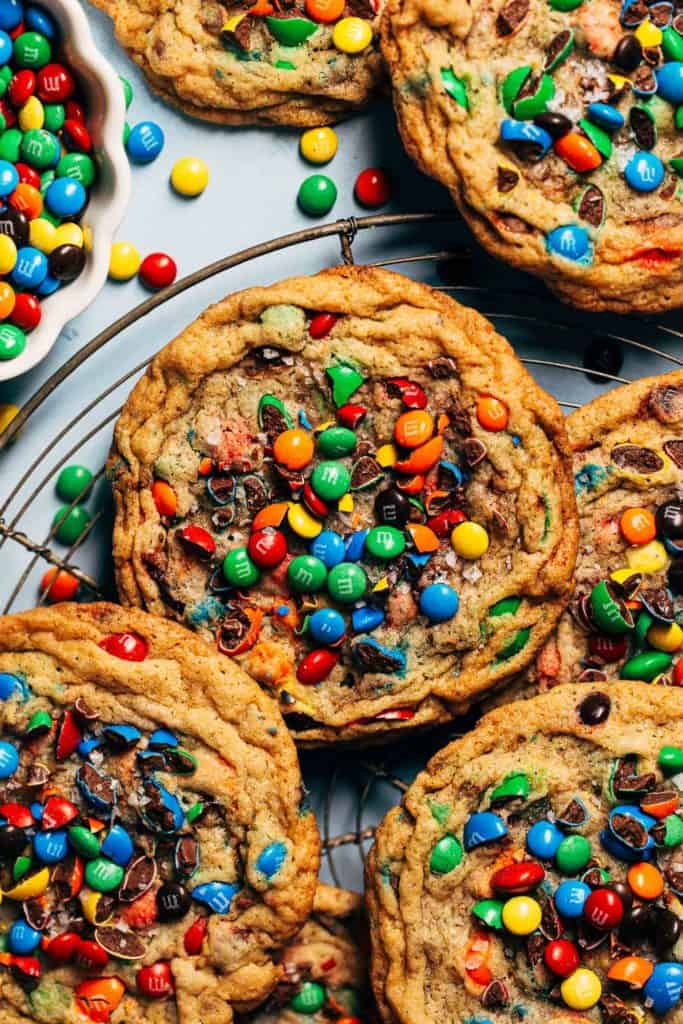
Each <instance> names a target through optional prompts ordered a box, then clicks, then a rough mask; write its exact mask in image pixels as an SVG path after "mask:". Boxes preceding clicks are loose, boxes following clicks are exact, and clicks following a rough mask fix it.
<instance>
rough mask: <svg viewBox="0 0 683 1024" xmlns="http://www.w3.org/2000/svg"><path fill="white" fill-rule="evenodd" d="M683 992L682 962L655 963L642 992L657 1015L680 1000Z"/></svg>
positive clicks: (663, 1012) (671, 1007) (665, 1011)
mask: <svg viewBox="0 0 683 1024" xmlns="http://www.w3.org/2000/svg"><path fill="white" fill-rule="evenodd" d="M681 993H683V964H679V963H673V962H666V961H665V962H663V963H659V964H655V967H654V970H653V972H652V974H651V975H650V977H649V979H648V981H647V982H646V984H645V986H644V988H643V994H644V996H645V998H646V999H647V1001H648V1003H651V1004H652V1009H653V1011H654V1012H655V1013H656V1014H657V1015H658V1016H659V1017H661V1016H663V1015H664V1014H665V1013H668V1012H669V1010H671V1009H673V1007H674V1006H675V1005H676V1004H677V1003H678V1002H679V1001H680V998H681Z"/></svg>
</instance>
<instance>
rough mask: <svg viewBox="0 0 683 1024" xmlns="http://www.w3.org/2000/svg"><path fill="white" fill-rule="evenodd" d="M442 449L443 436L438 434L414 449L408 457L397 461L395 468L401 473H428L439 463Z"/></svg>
mask: <svg viewBox="0 0 683 1024" xmlns="http://www.w3.org/2000/svg"><path fill="white" fill-rule="evenodd" d="M442 451H443V438H442V437H441V436H440V435H437V436H436V437H433V438H432V439H431V441H427V444H423V445H421V446H420V447H419V448H416V449H415V450H414V451H412V452H411V453H410V455H409V456H408V458H407V459H402V460H400V461H399V462H397V463H396V467H395V468H396V469H397V470H398V472H399V473H411V474H413V473H426V472H427V471H428V470H430V469H431V468H432V466H435V465H436V464H437V462H438V461H439V459H440V458H441V452H442Z"/></svg>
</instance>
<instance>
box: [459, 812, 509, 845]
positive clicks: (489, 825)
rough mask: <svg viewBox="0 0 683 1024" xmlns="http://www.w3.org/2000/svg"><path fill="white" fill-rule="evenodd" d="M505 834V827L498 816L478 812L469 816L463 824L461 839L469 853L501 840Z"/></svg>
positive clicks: (506, 829) (491, 813)
mask: <svg viewBox="0 0 683 1024" xmlns="http://www.w3.org/2000/svg"><path fill="white" fill-rule="evenodd" d="M507 832H508V828H507V825H506V824H505V822H504V821H503V819H502V818H501V817H500V815H499V814H494V813H493V811H478V812H477V813H476V814H472V815H470V817H469V818H468V819H467V821H466V822H465V828H464V830H463V837H462V838H463V843H464V845H465V849H466V850H467V852H468V853H469V852H470V850H474V849H476V847H477V846H483V845H485V844H486V843H493V842H495V841H496V840H497V839H502V838H503V836H506V835H507Z"/></svg>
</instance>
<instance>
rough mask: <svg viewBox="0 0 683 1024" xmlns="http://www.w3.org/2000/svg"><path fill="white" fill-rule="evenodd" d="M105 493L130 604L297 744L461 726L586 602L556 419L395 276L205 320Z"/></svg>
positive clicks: (151, 373) (118, 454)
mask: <svg viewBox="0 0 683 1024" xmlns="http://www.w3.org/2000/svg"><path fill="white" fill-rule="evenodd" d="M321 311H324V312H321ZM109 476H110V478H111V479H112V482H113V488H114V498H115V502H116V522H115V529H114V563H115V570H116V578H117V584H118V588H119V594H120V596H121V599H122V601H123V602H124V603H125V604H128V605H142V606H144V607H146V608H147V609H148V610H150V611H155V612H158V613H160V614H166V615H170V616H173V617H175V618H177V619H179V620H182V621H184V622H185V623H187V624H188V625H190V626H192V627H193V628H195V629H197V630H198V631H199V632H200V633H201V634H202V636H205V637H207V638H209V639H210V640H211V641H212V642H214V643H217V645H218V648H219V650H221V651H223V652H224V653H225V654H228V655H230V656H232V657H234V658H236V659H237V661H238V662H239V663H240V665H242V667H243V668H244V669H245V670H246V671H247V672H249V673H250V675H252V676H253V677H254V678H255V679H257V680H258V681H259V682H260V683H261V684H262V685H263V686H265V687H267V688H268V690H269V691H271V692H273V693H275V694H278V695H279V699H280V706H281V709H282V710H283V712H284V713H285V715H286V716H287V722H288V724H289V726H290V728H292V729H294V730H295V731H296V733H297V737H298V738H299V739H300V740H301V741H302V742H306V743H319V742H327V741H338V740H359V741H370V740H372V739H373V738H375V739H381V738H382V737H384V736H385V735H387V734H388V733H389V732H391V731H395V730H398V729H406V728H407V729H409V728H414V727H416V726H423V725H428V724H433V723H435V722H439V721H444V720H447V719H448V718H450V717H451V716H452V715H453V714H455V713H457V712H458V711H460V710H462V709H465V708H466V707H467V706H468V705H469V704H470V703H471V701H472V700H473V699H474V698H475V697H476V696H477V695H478V694H480V693H482V692H485V691H487V690H490V689H491V688H492V687H495V686H496V685H498V684H499V683H501V682H502V681H503V680H505V679H506V678H508V677H509V676H510V675H511V674H512V673H514V672H516V671H519V670H520V669H521V668H523V667H525V666H526V665H528V664H529V662H530V660H531V659H532V657H533V655H534V652H535V651H536V650H537V649H538V648H539V647H540V645H541V644H542V643H543V642H544V641H545V639H546V638H547V636H548V635H549V632H550V630H551V629H552V626H553V624H554V622H555V621H556V619H557V617H558V615H559V614H560V611H561V609H562V608H563V607H564V604H565V602H566V600H567V598H568V595H569V590H568V588H569V586H570V578H571V574H572V568H573V562H574V556H575V546H576V520H575V506H574V499H573V494H572V490H571V480H570V476H569V474H568V466H567V463H566V441H565V434H564V422H563V418H562V416H561V415H560V413H559V410H558V407H557V405H556V403H555V402H554V400H553V399H552V398H550V397H549V396H548V395H546V394H545V393H544V392H542V391H541V390H540V388H539V387H538V386H537V385H536V384H535V383H534V382H533V380H532V379H531V378H530V377H529V375H528V374H527V373H526V372H525V370H524V369H523V368H522V366H521V365H520V363H519V362H518V361H517V359H516V357H515V355H514V353H513V351H512V349H511V348H510V346H509V345H508V344H507V342H506V341H504V340H503V339H502V338H501V337H500V336H499V335H497V334H496V333H495V331H494V330H493V328H492V327H491V325H490V324H489V323H488V322H487V321H486V320H484V318H483V317H481V316H480V315H479V314H478V313H476V312H474V311H473V310H470V309H466V308H464V307H462V306H459V305H458V304H457V303H455V302H453V301H452V300H451V299H449V298H446V297H445V296H443V295H441V294H439V293H438V292H435V291H433V290H432V289H430V288H427V287H426V286H424V285H421V284H416V283H414V282H412V281H409V280H407V279H406V278H403V277H401V276H400V275H397V274H393V273H390V272H388V271H382V270H374V269H369V268H362V267H346V268H340V269H336V270H330V271H326V272H324V273H321V274H318V275H317V276H315V277H308V278H306V277H300V278H293V279H291V280H288V281H284V282H282V283H280V284H277V285H273V286H271V287H268V288H253V289H250V290H249V291H246V292H241V293H238V294H236V295H232V296H230V297H228V298H226V299H225V300H224V301H223V302H221V303H219V304H218V305H216V306H213V307H212V308H210V309H209V310H208V311H207V312H206V313H205V314H204V315H203V316H201V317H200V318H199V319H198V320H197V321H196V322H195V323H194V324H192V325H191V326H190V327H188V328H187V330H185V331H184V332H183V333H182V334H181V335H180V336H179V337H178V338H177V339H176V340H175V341H173V342H171V344H170V345H168V346H167V347H166V348H164V349H163V350H162V351H161V352H160V353H159V355H158V356H157V357H156V358H155V359H154V360H153V361H152V363H151V365H150V367H149V369H148V371H147V373H146V374H145V376H144V377H143V378H142V380H141V381H140V382H139V383H138V385H137V386H136V388H135V389H134V391H133V392H132V394H131V396H130V397H129V399H128V401H127V402H126V404H125V407H124V410H123V412H122V415H121V418H120V419H119V421H118V423H117V426H116V430H115V438H114V447H113V451H112V455H111V458H110V461H109Z"/></svg>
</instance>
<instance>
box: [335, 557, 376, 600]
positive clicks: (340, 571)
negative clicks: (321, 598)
mask: <svg viewBox="0 0 683 1024" xmlns="http://www.w3.org/2000/svg"><path fill="white" fill-rule="evenodd" d="M367 586H368V578H367V576H366V575H365V571H364V570H363V569H361V567H360V565H356V563H355V562H340V563H339V565H335V566H334V568H333V569H330V574H329V576H328V577H327V589H328V591H329V594H330V597H332V598H333V599H334V600H335V601H339V602H340V604H353V602H354V601H358V600H359V599H360V598H361V597H362V596H363V594H364V593H365V591H366V589H367Z"/></svg>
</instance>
